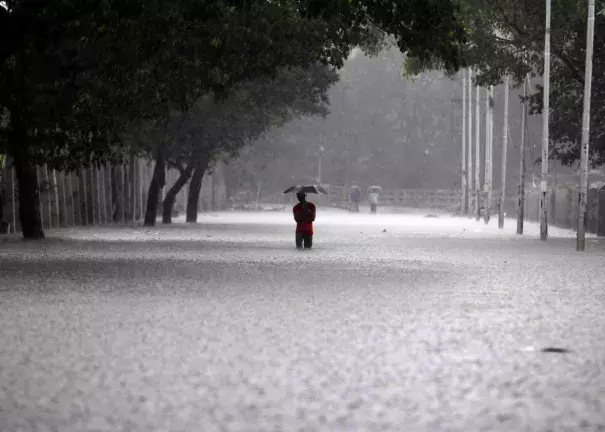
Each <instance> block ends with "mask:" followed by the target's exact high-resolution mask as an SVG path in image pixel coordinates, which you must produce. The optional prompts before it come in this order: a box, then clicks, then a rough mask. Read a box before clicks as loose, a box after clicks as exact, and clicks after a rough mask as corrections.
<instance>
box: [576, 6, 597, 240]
mask: <svg viewBox="0 0 605 432" xmlns="http://www.w3.org/2000/svg"><path fill="white" fill-rule="evenodd" d="M593 43H594V0H588V24H587V30H586V67H585V68H584V112H583V113H582V150H581V152H580V211H578V238H577V244H576V249H577V250H578V252H583V251H584V250H585V248H586V204H587V202H586V198H587V194H588V156H589V153H588V150H589V143H590V94H591V88H592V49H593Z"/></svg>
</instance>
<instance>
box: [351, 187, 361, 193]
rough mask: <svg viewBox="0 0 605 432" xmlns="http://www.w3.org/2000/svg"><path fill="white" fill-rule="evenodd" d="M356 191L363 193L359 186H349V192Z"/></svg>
mask: <svg viewBox="0 0 605 432" xmlns="http://www.w3.org/2000/svg"><path fill="white" fill-rule="evenodd" d="M354 190H357V191H360V192H361V188H360V187H359V186H356V185H353V186H349V192H350V191H354Z"/></svg>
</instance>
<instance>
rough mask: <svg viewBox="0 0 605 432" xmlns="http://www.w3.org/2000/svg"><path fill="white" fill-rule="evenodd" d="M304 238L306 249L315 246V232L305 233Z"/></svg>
mask: <svg viewBox="0 0 605 432" xmlns="http://www.w3.org/2000/svg"><path fill="white" fill-rule="evenodd" d="M303 240H304V245H305V249H311V248H312V247H313V234H305V235H304V236H303Z"/></svg>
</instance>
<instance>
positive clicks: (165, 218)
mask: <svg viewBox="0 0 605 432" xmlns="http://www.w3.org/2000/svg"><path fill="white" fill-rule="evenodd" d="M192 171H193V167H191V168H189V167H187V169H186V170H185V171H184V172H182V173H181V175H180V177H179V178H178V179H177V181H176V182H175V183H174V184H173V185H172V187H171V188H170V189H169V190H168V192H166V196H165V197H164V203H163V209H162V223H164V224H170V223H172V209H173V208H174V202H175V201H176V196H177V195H178V193H179V192H180V191H181V189H182V188H183V186H185V185H186V184H187V182H188V181H189V179H190V178H191V172H192Z"/></svg>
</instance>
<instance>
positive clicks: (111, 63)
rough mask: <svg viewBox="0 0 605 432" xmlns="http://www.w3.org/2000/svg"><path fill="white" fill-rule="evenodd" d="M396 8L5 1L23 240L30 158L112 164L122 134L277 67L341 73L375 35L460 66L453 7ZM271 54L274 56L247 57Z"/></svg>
mask: <svg viewBox="0 0 605 432" xmlns="http://www.w3.org/2000/svg"><path fill="white" fill-rule="evenodd" d="M399 3H400V2H399ZM392 6H393V5H392V4H389V3H386V4H382V5H376V4H374V2H370V1H367V2H365V1H348V0H347V1H345V0H341V1H337V2H334V3H329V4H326V3H325V2H319V1H317V0H311V1H295V0H290V1H283V2H266V1H260V0H257V1H253V0H250V1H245V2H235V1H229V0H223V1H220V2H207V3H200V2H198V1H193V0H177V1H168V0H153V1H151V2H146V3H145V5H144V6H143V5H142V4H137V3H132V2H131V3H124V2H122V1H118V0H109V1H105V2H91V1H89V0H76V1H69V2H68V1H65V0H59V1H56V2H50V1H47V0H35V1H34V0H12V1H8V2H6V8H5V9H4V8H0V23H2V24H3V25H2V36H3V37H4V39H3V40H6V41H9V43H7V44H5V45H3V47H2V50H0V68H1V76H2V82H0V87H1V88H0V106H1V107H2V109H3V110H6V111H8V112H9V113H10V116H9V118H10V121H9V124H8V126H7V127H6V128H5V129H4V130H3V131H2V132H3V133H2V144H1V145H2V147H3V148H6V150H7V151H8V153H9V154H10V155H11V157H12V158H13V160H14V164H15V168H16V172H17V179H18V182H19V190H20V213H21V214H20V219H21V224H22V227H23V234H24V237H26V238H39V237H43V236H44V233H43V230H42V227H41V223H40V216H39V196H38V191H37V178H36V174H35V168H34V167H35V163H36V162H37V161H40V160H44V161H45V162H49V161H50V162H51V163H55V164H59V165H61V166H73V165H75V164H76V163H80V162H82V161H89V160H93V161H95V160H101V159H102V158H108V157H111V158H113V157H120V156H121V153H123V151H121V150H123V145H124V140H123V139H122V138H121V135H123V134H124V133H125V132H126V131H127V130H128V128H129V127H134V128H135V130H137V129H138V128H139V127H140V125H141V122H142V121H146V120H156V121H157V120H161V119H162V118H166V117H168V116H169V115H170V113H171V112H172V111H174V110H182V111H186V110H187V109H189V108H190V106H191V104H193V103H194V102H195V101H196V100H197V99H198V98H199V97H200V95H202V94H205V93H207V92H208V91H212V92H215V93H216V94H217V95H218V96H220V95H222V94H224V93H227V92H228V91H229V89H231V88H232V87H233V86H234V85H235V84H236V83H239V82H243V81H245V80H249V79H253V78H255V77H260V76H263V75H269V76H271V75H274V74H275V72H276V70H277V68H278V67H280V66H305V65H309V64H312V63H314V62H320V63H323V64H325V65H333V66H339V65H341V64H342V61H343V59H344V58H346V56H347V55H348V51H349V50H350V48H351V47H352V46H354V45H357V44H371V43H372V42H373V41H376V40H377V39H378V38H379V36H380V31H378V30H377V29H378V28H380V29H381V30H383V31H386V32H388V33H394V34H395V39H396V41H397V43H398V45H399V46H400V47H402V49H403V48H405V49H406V50H408V49H409V50H410V51H411V52H413V53H415V54H417V55H418V56H420V57H423V56H427V55H429V54H430V55H441V56H442V57H443V58H444V59H445V61H446V62H447V63H448V64H449V63H452V64H456V63H457V61H458V56H457V53H458V43H459V39H460V38H461V37H462V35H461V34H460V31H459V30H460V26H459V25H458V24H457V22H456V17H455V6H454V2H453V1H451V0H437V1H436V2H433V4H432V5H427V4H426V2H424V1H423V0H408V1H407V2H406V5H405V6H406V7H405V8H393V7H392ZM371 23H374V25H372V24H371ZM428 24H431V26H430V27H429V26H428ZM429 28H430V30H428V29H429ZM303 36H304V37H303ZM301 40H304V41H305V45H306V46H304V47H303V49H297V47H299V46H301V45H302V44H297V43H294V42H296V41H301ZM280 47H281V48H289V49H288V50H286V49H276V48H280ZM309 47H312V49H309ZM259 48H261V49H260V50H259ZM271 51H274V52H276V53H277V54H275V55H273V56H265V55H261V56H260V59H259V60H258V61H257V60H254V61H252V62H249V61H247V60H248V59H254V58H255V57H256V56H258V54H259V53H261V52H262V53H270V52H271ZM242 60H243V61H242ZM133 125H134V126H133ZM135 147H136V143H135ZM135 150H136V149H135ZM156 150H157V149H156ZM162 153H163V152H158V151H156V152H155V154H156V155H159V154H162Z"/></svg>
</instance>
